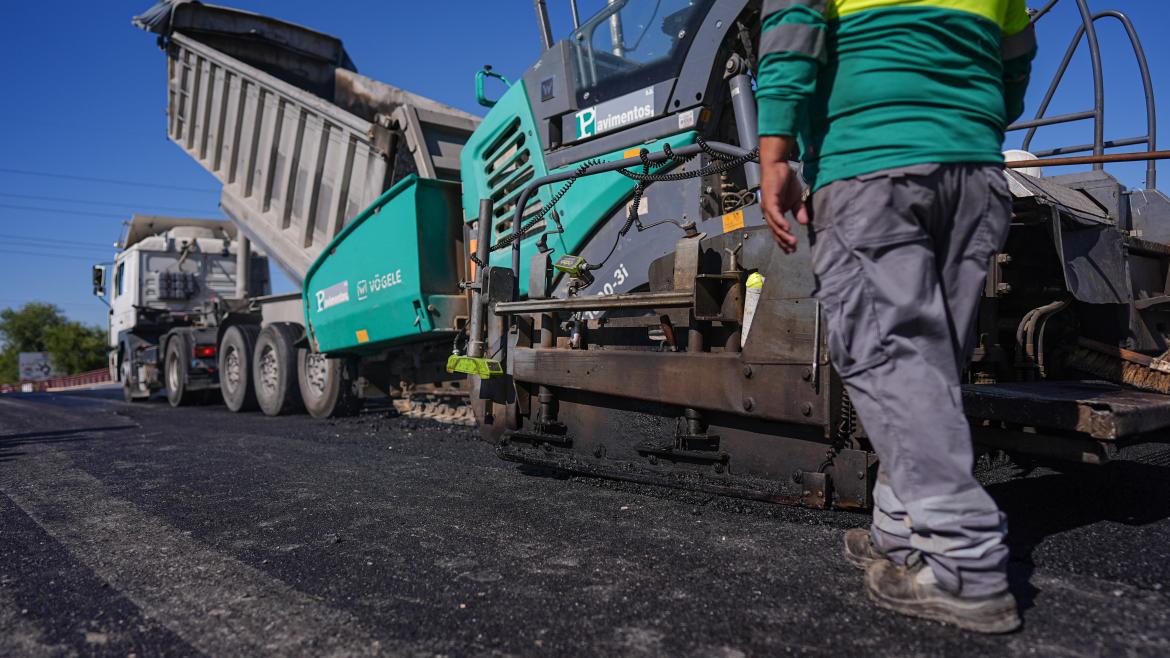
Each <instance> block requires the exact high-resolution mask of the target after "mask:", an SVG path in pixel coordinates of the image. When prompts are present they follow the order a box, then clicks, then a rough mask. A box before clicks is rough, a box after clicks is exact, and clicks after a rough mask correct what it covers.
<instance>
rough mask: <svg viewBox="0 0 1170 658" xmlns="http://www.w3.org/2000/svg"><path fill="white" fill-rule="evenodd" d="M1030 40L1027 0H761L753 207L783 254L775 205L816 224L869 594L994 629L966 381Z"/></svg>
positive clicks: (1003, 208)
mask: <svg viewBox="0 0 1170 658" xmlns="http://www.w3.org/2000/svg"><path fill="white" fill-rule="evenodd" d="M1035 50H1036V46H1035V36H1034V33H1033V31H1032V27H1031V25H1030V22H1029V17H1028V14H1027V11H1026V9H1025V7H1024V0H764V2H763V16H762V28H761V35H760V53H759V56H760V64H759V75H758V93H757V98H758V103H759V129H760V165H761V169H762V184H761V186H760V192H761V197H760V202H761V205H762V208H763V212H764V216H765V219H766V220H767V223H768V226H769V227H770V228H771V231H772V233H773V235H774V236H775V239H776V241H777V243H778V244H779V246H780V248H781V249H783V250H784V251H785V252H793V251H795V250H796V249H797V243H798V239H797V235H796V233H795V227H794V226H793V225H792V223H791V222H790V219H789V218H788V217H787V216H786V215H785V213H791V214H792V217H793V218H794V219H795V220H796V221H797V222H799V223H801V224H809V223H810V222H811V230H809V231H808V235H809V240H810V243H811V250H812V266H813V271H814V273H815V275H816V281H817V289H816V298H817V300H818V301H819V302H820V305H821V309H822V311H823V313H824V317H825V319H826V322H827V328H828V340H829V353H830V356H831V359H832V362H833V365H834V367H835V368H836V370H837V373H838V374H839V375H840V377H841V380H842V381H843V382H844V385H845V389H846V391H847V392H848V394H849V398H850V400H851V401H852V404H853V406H854V408H855V409H856V410H857V414H858V417H859V419H860V420H861V424H862V426H863V427H864V428H865V432H866V435H867V436H868V437H869V439H870V441H871V442H872V443H873V447H874V450H875V451H876V452H877V454H878V458H879V460H880V466H879V468H878V478H877V483H876V485H875V487H874V514H873V523H872V525H871V527H870V528H869V529H868V530H864V529H857V530H853V531H850V532H848V533H846V536H845V555H846V557H847V558H848V559H849V561H850V562H853V563H854V564H857V565H858V566H864V567H865V568H866V575H865V586H866V589H867V591H868V593H869V596H870V598H871V599H872V600H873V601H874V602H875V603H876V604H877V605H879V606H881V607H883V608H887V609H889V610H893V611H896V612H899V613H903V614H907V615H913V616H917V617H924V618H928V619H934V620H937V621H941V622H945V623H950V624H954V625H957V626H960V627H963V628H966V629H970V630H974V631H980V632H987V633H1002V632H1009V631H1012V630H1015V629H1016V628H1018V627H1019V625H1020V617H1019V613H1018V611H1017V605H1016V602H1015V599H1014V598H1013V596H1012V594H1011V593H1010V591H1009V590H1008V581H1007V573H1006V567H1007V558H1008V549H1007V546H1006V545H1005V543H1004V537H1005V534H1006V532H1007V525H1006V518H1005V516H1004V515H1003V514H1002V513H1001V512H1000V510H999V509H998V507H997V506H996V504H995V501H994V500H992V498H991V496H989V495H988V493H987V492H986V491H984V489H983V488H982V487H981V486H980V485H979V483H978V481H976V479H975V477H974V475H973V473H972V466H973V449H972V445H971V432H970V428H969V426H968V424H967V420H966V418H965V416H964V414H963V400H962V393H961V390H960V381H961V376H962V372H963V370H964V367H965V365H966V362H967V360H968V359H969V358H970V354H971V352H972V349H973V347H974V346H973V342H974V335H975V314H976V307H977V304H978V301H979V298H980V295H981V294H982V291H983V287H984V280H985V278H986V275H987V268H988V264H989V260H990V258H991V257H992V256H993V254H994V253H995V252H997V251H998V250H1000V249H1001V248H1002V247H1003V244H1004V241H1005V239H1006V237H1007V231H1008V225H1009V221H1010V216H1011V197H1010V195H1009V193H1008V188H1007V181H1006V179H1005V176H1004V172H1003V156H1002V151H1001V149H1002V143H1003V134H1004V128H1005V126H1007V125H1008V124H1009V123H1010V122H1011V121H1014V120H1015V119H1016V118H1017V117H1019V115H1020V114H1021V113H1022V111H1023V95H1024V91H1025V88H1026V87H1027V81H1028V75H1029V71H1030V68H1031V61H1032V58H1033V57H1034V55H1035ZM795 157H799V159H800V161H801V162H802V167H801V169H802V174H803V178H804V181H805V183H806V184H807V187H804V186H802V184H801V182H800V180H799V178H798V176H797V175H796V174H795V173H793V171H792V170H791V169H790V167H789V164H788V161H789V160H790V159H792V158H795ZM804 190H809V191H811V199H807V198H806V196H807V193H806V192H805V191H804Z"/></svg>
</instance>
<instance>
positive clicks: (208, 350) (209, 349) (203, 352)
mask: <svg viewBox="0 0 1170 658" xmlns="http://www.w3.org/2000/svg"><path fill="white" fill-rule="evenodd" d="M213 356H215V345H196V346H195V358H198V359H210V358H211V357H213Z"/></svg>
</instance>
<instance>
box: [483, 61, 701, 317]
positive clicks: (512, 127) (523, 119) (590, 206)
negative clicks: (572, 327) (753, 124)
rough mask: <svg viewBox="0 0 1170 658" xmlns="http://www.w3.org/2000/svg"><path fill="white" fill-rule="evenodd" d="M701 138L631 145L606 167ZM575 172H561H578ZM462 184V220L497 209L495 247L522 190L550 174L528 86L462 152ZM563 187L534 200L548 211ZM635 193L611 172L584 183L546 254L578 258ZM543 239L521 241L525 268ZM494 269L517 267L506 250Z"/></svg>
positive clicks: (524, 281)
mask: <svg viewBox="0 0 1170 658" xmlns="http://www.w3.org/2000/svg"><path fill="white" fill-rule="evenodd" d="M695 135H696V133H695V132H693V131H688V132H683V133H679V134H677V135H674V136H672V137H669V138H666V139H663V140H659V141H657V142H654V143H651V144H631V145H630V146H629V147H628V148H625V149H622V150H620V151H615V152H613V153H609V154H607V155H605V156H602V158H601V159H603V160H606V161H610V160H620V159H622V158H624V157H626V156H625V152H626V151H628V150H630V149H636V148H639V147H645V148H646V149H648V150H651V151H657V150H661V149H662V144H664V143H668V144H670V145H671V146H672V147H678V146H684V145H687V144H692V143H694V141H695ZM576 167H577V165H573V166H569V167H565V168H563V169H559V170H557V171H566V170H569V171H571V170H573V169H576ZM460 168H461V170H462V178H463V219H464V221H466V222H469V223H470V222H474V221H475V220H476V219H477V218H478V216H479V201H480V199H483V198H491V199H492V200H493V201H494V202H495V207H496V216H495V217H494V220H493V222H492V224H493V226H492V242H493V243H494V242H495V241H496V240H499V238H500V237H501V236H504V235H508V234H509V233H511V232H512V215H513V212H514V210H513V209H512V208H511V207H510V204H509V202H514V201H515V199H516V196H517V195H519V193H520V191H521V190H522V189H523V187H524V186H525V185H526V184H527V183H528V182H529V181H532V180H535V179H536V178H540V177H541V176H544V175H546V174H548V173H550V172H549V171H548V170H547V168H546V165H545V162H544V157H543V153H542V152H541V148H540V143H539V137H538V135H537V131H536V121H535V119H534V118H533V114H532V108H531V107H530V106H529V104H528V95H527V93H526V92H525V89H524V83H523V82H517V83H516V84H514V85H512V86H511V87H510V88H509V89H508V91H507V92H505V93H504V95H503V96H502V97H501V98H500V100H499V102H498V103H496V106H495V107H493V108H492V110H491V112H488V115H487V116H486V117H485V118H484V120H483V123H482V124H480V127H479V128H478V129H477V130H476V131H475V134H473V135H472V136H471V139H469V140H468V142H467V145H466V146H464V148H463V153H462V155H461V160H460ZM563 184H564V183H557V184H555V185H551V186H549V185H546V186H544V187H542V188H540V189H539V190H537V192H536V194H535V195H534V196H535V198H537V199H539V201H540V203H541V204H546V203H548V201H549V199H550V198H552V194H553V192H555V191H556V190H558V189H560V187H561V186H562V185H563ZM633 192H634V181H632V180H630V179H628V178H626V177H624V176H622V175H621V174H619V173H616V172H611V173H606V174H598V175H596V176H587V177H584V178H581V179H579V180H578V181H577V182H576V183H575V184H574V185H573V187H572V188H571V189H570V190H569V192H568V193H567V194H566V195H565V196H564V197H563V198H562V199H561V201H560V203H558V204H557V212H558V214H559V216H560V220H561V224H562V225H563V226H564V229H565V232H564V233H559V234H558V233H553V234H550V235H549V246H550V247H552V248H553V250H554V251H553V258H554V259H555V258H556V257H557V256H560V255H562V254H566V253H577V252H578V251H579V250H580V249H581V248H582V247H583V246H584V245H585V243H586V242H587V241H588V240H589V238H590V237H591V236H592V235H593V233H594V232H595V231H596V230H597V229H598V228H600V226H601V222H603V221H605V220H606V219H607V218H608V217H609V216H610V215H611V214H612V213H613V212H614V210H615V209H617V208H618V207H619V206H621V205H622V204H624V203H627V202H628V201H629V200H630V198H631V197H632V195H633ZM545 223H546V225H547V228H546V231H555V230H556V225H555V223H554V222H553V221H552V220H551V218H547V217H546V219H545ZM539 239H540V234H539V233H535V234H533V235H532V236H531V237H529V238H527V239H526V240H524V244H522V245H521V248H520V257H521V263H522V266H523V267H527V264H528V262H529V260H530V259H531V257H532V256H533V255H534V254H535V253H536V243H537V241H538V240H539ZM490 262H491V264H492V265H496V266H500V267H511V266H512V252H511V250H510V249H502V250H500V251H497V252H494V253H493V254H492V255H491V259H490ZM527 289H528V277H527V276H526V275H523V274H522V275H521V277H520V293H521V294H522V295H523V294H527V291H528V290H527Z"/></svg>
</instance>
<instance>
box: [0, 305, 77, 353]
mask: <svg viewBox="0 0 1170 658" xmlns="http://www.w3.org/2000/svg"><path fill="white" fill-rule="evenodd" d="M65 322H66V320H65V314H64V313H62V312H61V309H60V308H58V307H57V306H55V305H53V304H45V303H43V302H29V303H27V304H25V305H24V306H22V307H21V308H20V309H19V310H14V309H11V308H6V309H4V310H3V311H0V340H3V341H4V346H5V347H7V348H13V349H15V350H16V351H17V352H46V351H48V347H47V346H46V344H45V333H44V332H45V330H47V329H50V328H52V327H57V326H60V325H63V324H65Z"/></svg>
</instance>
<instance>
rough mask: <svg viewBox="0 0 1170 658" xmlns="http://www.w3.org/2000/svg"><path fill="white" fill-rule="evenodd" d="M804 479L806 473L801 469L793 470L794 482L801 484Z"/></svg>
mask: <svg viewBox="0 0 1170 658" xmlns="http://www.w3.org/2000/svg"><path fill="white" fill-rule="evenodd" d="M803 479H804V473H801V472H800V469H797V470H795V471H792V481H793V482H795V483H797V484H800V481H801V480H803Z"/></svg>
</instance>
